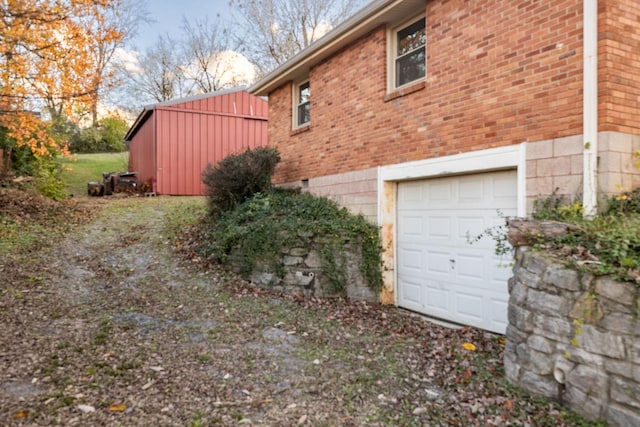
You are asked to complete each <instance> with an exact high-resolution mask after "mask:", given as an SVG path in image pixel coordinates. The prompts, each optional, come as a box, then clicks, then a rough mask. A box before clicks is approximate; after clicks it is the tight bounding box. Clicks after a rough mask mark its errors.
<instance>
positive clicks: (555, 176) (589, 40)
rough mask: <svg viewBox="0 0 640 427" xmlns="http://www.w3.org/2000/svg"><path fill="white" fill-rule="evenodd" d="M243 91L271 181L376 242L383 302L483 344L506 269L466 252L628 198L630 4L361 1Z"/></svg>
mask: <svg viewBox="0 0 640 427" xmlns="http://www.w3.org/2000/svg"><path fill="white" fill-rule="evenodd" d="M249 91H250V92H251V93H253V94H254V95H259V96H268V97H269V125H268V129H269V130H268V134H269V144H270V145H272V146H275V147H277V148H278V149H279V150H280V153H281V155H282V162H281V164H280V165H279V167H278V169H277V171H276V175H275V181H276V182H277V183H279V184H282V185H291V186H300V187H302V188H304V189H305V190H306V191H311V192H313V193H316V194H321V195H327V196H329V197H332V198H334V199H335V200H337V201H338V202H339V203H341V204H342V205H344V206H347V207H348V208H349V209H351V210H353V211H355V212H360V213H362V214H364V215H365V216H367V217H368V218H370V219H371V220H372V221H375V222H377V223H378V224H379V225H380V226H381V229H382V236H383V240H384V245H385V248H386V253H385V257H386V259H385V262H386V267H387V268H386V269H385V272H384V274H385V288H384V290H383V292H382V294H381V300H382V301H383V302H386V303H395V304H397V305H399V306H401V307H405V308H408V309H411V310H415V311H418V312H422V313H425V314H428V315H431V316H434V317H438V318H443V319H446V320H450V321H455V322H459V323H463V324H471V325H475V326H479V327H482V328H485V329H488V330H492V331H497V332H504V328H505V327H506V319H507V314H506V312H507V298H508V291H507V279H508V277H509V276H510V270H509V268H505V267H504V265H503V264H501V263H500V260H499V259H497V257H496V256H495V255H494V253H493V241H492V240H491V239H489V238H483V239H482V240H480V241H479V242H476V243H475V244H469V242H468V238H467V236H468V235H471V236H476V235H478V234H480V233H481V232H482V231H483V230H485V229H486V228H487V227H490V226H493V225H496V224H500V223H501V222H503V219H502V218H501V217H500V214H498V212H497V210H499V211H500V212H501V213H502V215H507V216H514V215H518V216H526V215H527V214H530V213H531V209H532V205H533V200H535V199H536V198H537V197H540V196H543V197H544V196H548V195H551V194H552V193H553V192H554V190H555V189H557V193H558V194H562V195H567V196H569V197H571V198H576V197H578V198H581V199H582V201H583V203H584V206H585V209H586V210H587V211H588V212H594V211H595V209H597V206H598V201H600V203H602V200H603V197H605V196H606V195H610V194H612V193H615V192H616V191H619V189H620V188H624V189H631V188H633V187H636V186H637V185H638V184H639V183H640V176H639V175H638V171H637V170H636V169H635V167H634V164H633V158H632V153H633V152H634V151H636V150H638V149H640V114H639V113H640V102H639V95H640V2H638V1H637V0H600V1H597V0H584V1H581V2H576V1H574V0H555V1H546V0H544V1H543V0H426V1H425V0H374V1H373V2H371V3H370V4H368V5H367V6H365V7H364V8H363V9H362V10H360V11H359V12H357V13H356V14H355V15H354V16H352V17H350V18H348V19H347V20H346V21H345V22H344V23H342V24H341V25H339V26H338V27H336V28H334V29H333V30H332V31H331V32H330V33H328V34H327V35H326V36H324V37H323V38H322V39H320V40H318V41H317V42H315V43H313V44H312V45H311V46H309V47H308V48H307V49H305V50H303V51H302V52H300V53H299V54H297V55H296V56H294V57H293V58H291V59H290V60H289V61H288V62H286V63H285V64H283V65H282V66H280V67H279V68H277V69H276V70H274V71H273V72H271V73H270V74H268V75H267V76H265V77H264V78H262V79H261V80H260V81H258V82H257V83H256V84H254V85H253V86H252V87H251V88H250V89H249Z"/></svg>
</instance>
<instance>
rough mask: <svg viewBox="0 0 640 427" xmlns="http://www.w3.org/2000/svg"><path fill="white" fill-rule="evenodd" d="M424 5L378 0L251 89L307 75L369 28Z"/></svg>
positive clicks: (265, 90) (264, 91)
mask: <svg viewBox="0 0 640 427" xmlns="http://www.w3.org/2000/svg"><path fill="white" fill-rule="evenodd" d="M425 7H426V0H375V1H373V2H371V3H369V4H368V5H367V6H365V7H364V8H362V9H360V10H359V11H358V12H356V13H355V14H354V15H353V16H351V17H350V18H348V19H347V20H346V21H344V22H342V23H341V24H340V25H338V26H337V27H335V28H334V29H333V30H331V31H330V32H328V33H327V34H326V35H325V36H323V37H322V38H320V39H318V40H317V41H315V42H313V43H312V44H310V45H309V46H308V47H307V48H306V49H303V50H302V51H300V52H299V53H297V54H296V55H294V56H293V57H291V58H290V59H289V60H288V61H287V62H285V63H284V64H282V65H280V66H279V67H278V68H276V69H275V70H273V71H272V72H271V73H269V74H267V75H266V76H265V77H263V78H262V79H260V80H259V81H257V82H256V83H255V84H254V85H252V86H251V87H250V88H249V89H248V92H249V93H251V94H253V95H257V96H268V95H269V93H271V92H273V91H274V90H275V89H277V88H278V87H280V86H282V85H283V84H285V83H287V82H289V81H295V80H298V79H300V78H302V77H304V76H305V75H307V74H308V73H309V70H310V69H311V67H313V66H314V65H316V64H317V63H319V62H320V61H322V60H323V59H325V58H328V57H329V56H331V55H332V54H334V53H336V52H337V51H339V50H340V49H342V48H344V47H345V46H347V45H348V44H350V43H352V42H353V41H355V40H357V39H359V38H360V37H362V36H364V35H366V34H367V33H369V32H370V31H372V30H374V29H376V28H378V27H379V26H381V25H386V24H389V23H396V22H399V21H401V20H403V19H405V18H409V17H411V16H412V15H417V14H419V13H421V12H422V13H424V10H425Z"/></svg>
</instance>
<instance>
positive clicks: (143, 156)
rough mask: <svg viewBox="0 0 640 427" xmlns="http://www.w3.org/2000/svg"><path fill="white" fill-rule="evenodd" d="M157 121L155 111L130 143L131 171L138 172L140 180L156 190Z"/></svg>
mask: <svg viewBox="0 0 640 427" xmlns="http://www.w3.org/2000/svg"><path fill="white" fill-rule="evenodd" d="M155 121H156V113H155V111H154V112H153V113H151V116H150V117H149V118H148V119H147V121H146V122H144V123H143V124H142V126H141V127H140V130H138V132H137V133H136V134H135V136H134V137H133V139H132V140H131V142H130V143H129V171H132V172H137V173H138V175H137V177H138V182H139V183H140V184H143V183H144V184H147V185H149V189H151V190H152V191H156V189H155V176H156V163H155V159H156V156H155Z"/></svg>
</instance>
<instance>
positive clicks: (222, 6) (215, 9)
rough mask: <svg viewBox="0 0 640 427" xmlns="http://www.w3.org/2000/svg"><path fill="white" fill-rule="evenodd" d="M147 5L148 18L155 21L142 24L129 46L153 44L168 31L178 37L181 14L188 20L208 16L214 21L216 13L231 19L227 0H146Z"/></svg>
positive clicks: (225, 18)
mask: <svg viewBox="0 0 640 427" xmlns="http://www.w3.org/2000/svg"><path fill="white" fill-rule="evenodd" d="M147 5H148V10H149V13H150V15H151V16H150V18H151V19H153V20H155V21H156V22H154V23H151V24H142V25H141V27H140V28H139V30H138V35H137V36H136V37H135V38H134V39H133V40H132V41H131V43H130V45H131V46H130V48H136V49H137V50H144V49H145V48H147V47H149V46H151V45H153V44H154V42H155V41H156V40H157V39H158V36H160V35H161V34H167V33H168V34H169V35H170V36H172V37H173V38H178V37H179V36H180V35H181V29H180V26H181V24H182V17H183V16H185V17H186V18H187V19H188V20H190V21H193V20H195V19H202V18H204V17H205V16H208V17H209V20H210V21H212V22H215V20H216V18H217V16H218V15H220V18H221V19H223V20H226V21H232V20H233V16H232V14H231V8H230V7H229V0H148V1H147Z"/></svg>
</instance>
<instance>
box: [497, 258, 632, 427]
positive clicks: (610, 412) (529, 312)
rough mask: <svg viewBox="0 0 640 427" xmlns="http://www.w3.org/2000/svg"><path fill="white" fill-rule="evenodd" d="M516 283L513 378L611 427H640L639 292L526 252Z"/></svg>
mask: <svg viewBox="0 0 640 427" xmlns="http://www.w3.org/2000/svg"><path fill="white" fill-rule="evenodd" d="M515 262H516V263H515V266H514V276H513V277H512V278H511V279H510V282H509V293H510V296H509V325H508V327H507V332H506V335H507V344H506V348H505V356H504V363H505V370H506V375H507V378H508V379H509V380H510V381H511V382H513V383H515V384H517V385H519V386H521V387H523V388H525V389H526V390H528V391H530V392H532V393H535V394H541V395H544V396H547V397H550V398H554V399H557V400H559V401H560V402H562V403H563V404H565V405H567V406H568V407H570V408H571V409H573V410H575V411H577V412H579V413H581V414H583V415H585V416H587V417H589V418H593V419H604V420H606V421H607V422H608V423H609V425H611V426H620V427H622V426H624V427H627V426H640V319H639V318H638V310H639V309H638V307H639V306H640V296H639V292H638V288H637V287H636V286H634V285H633V284H630V283H619V282H615V281H613V280H612V279H611V278H608V277H597V278H595V277H593V276H590V275H586V274H585V275H582V274H580V273H578V272H577V271H574V270H571V269H567V268H565V267H564V266H563V265H561V264H559V263H557V262H554V261H553V260H550V259H549V258H547V257H545V255H544V254H541V253H539V252H535V251H532V250H530V249H529V248H527V247H520V248H518V249H517V251H516V261H515Z"/></svg>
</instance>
